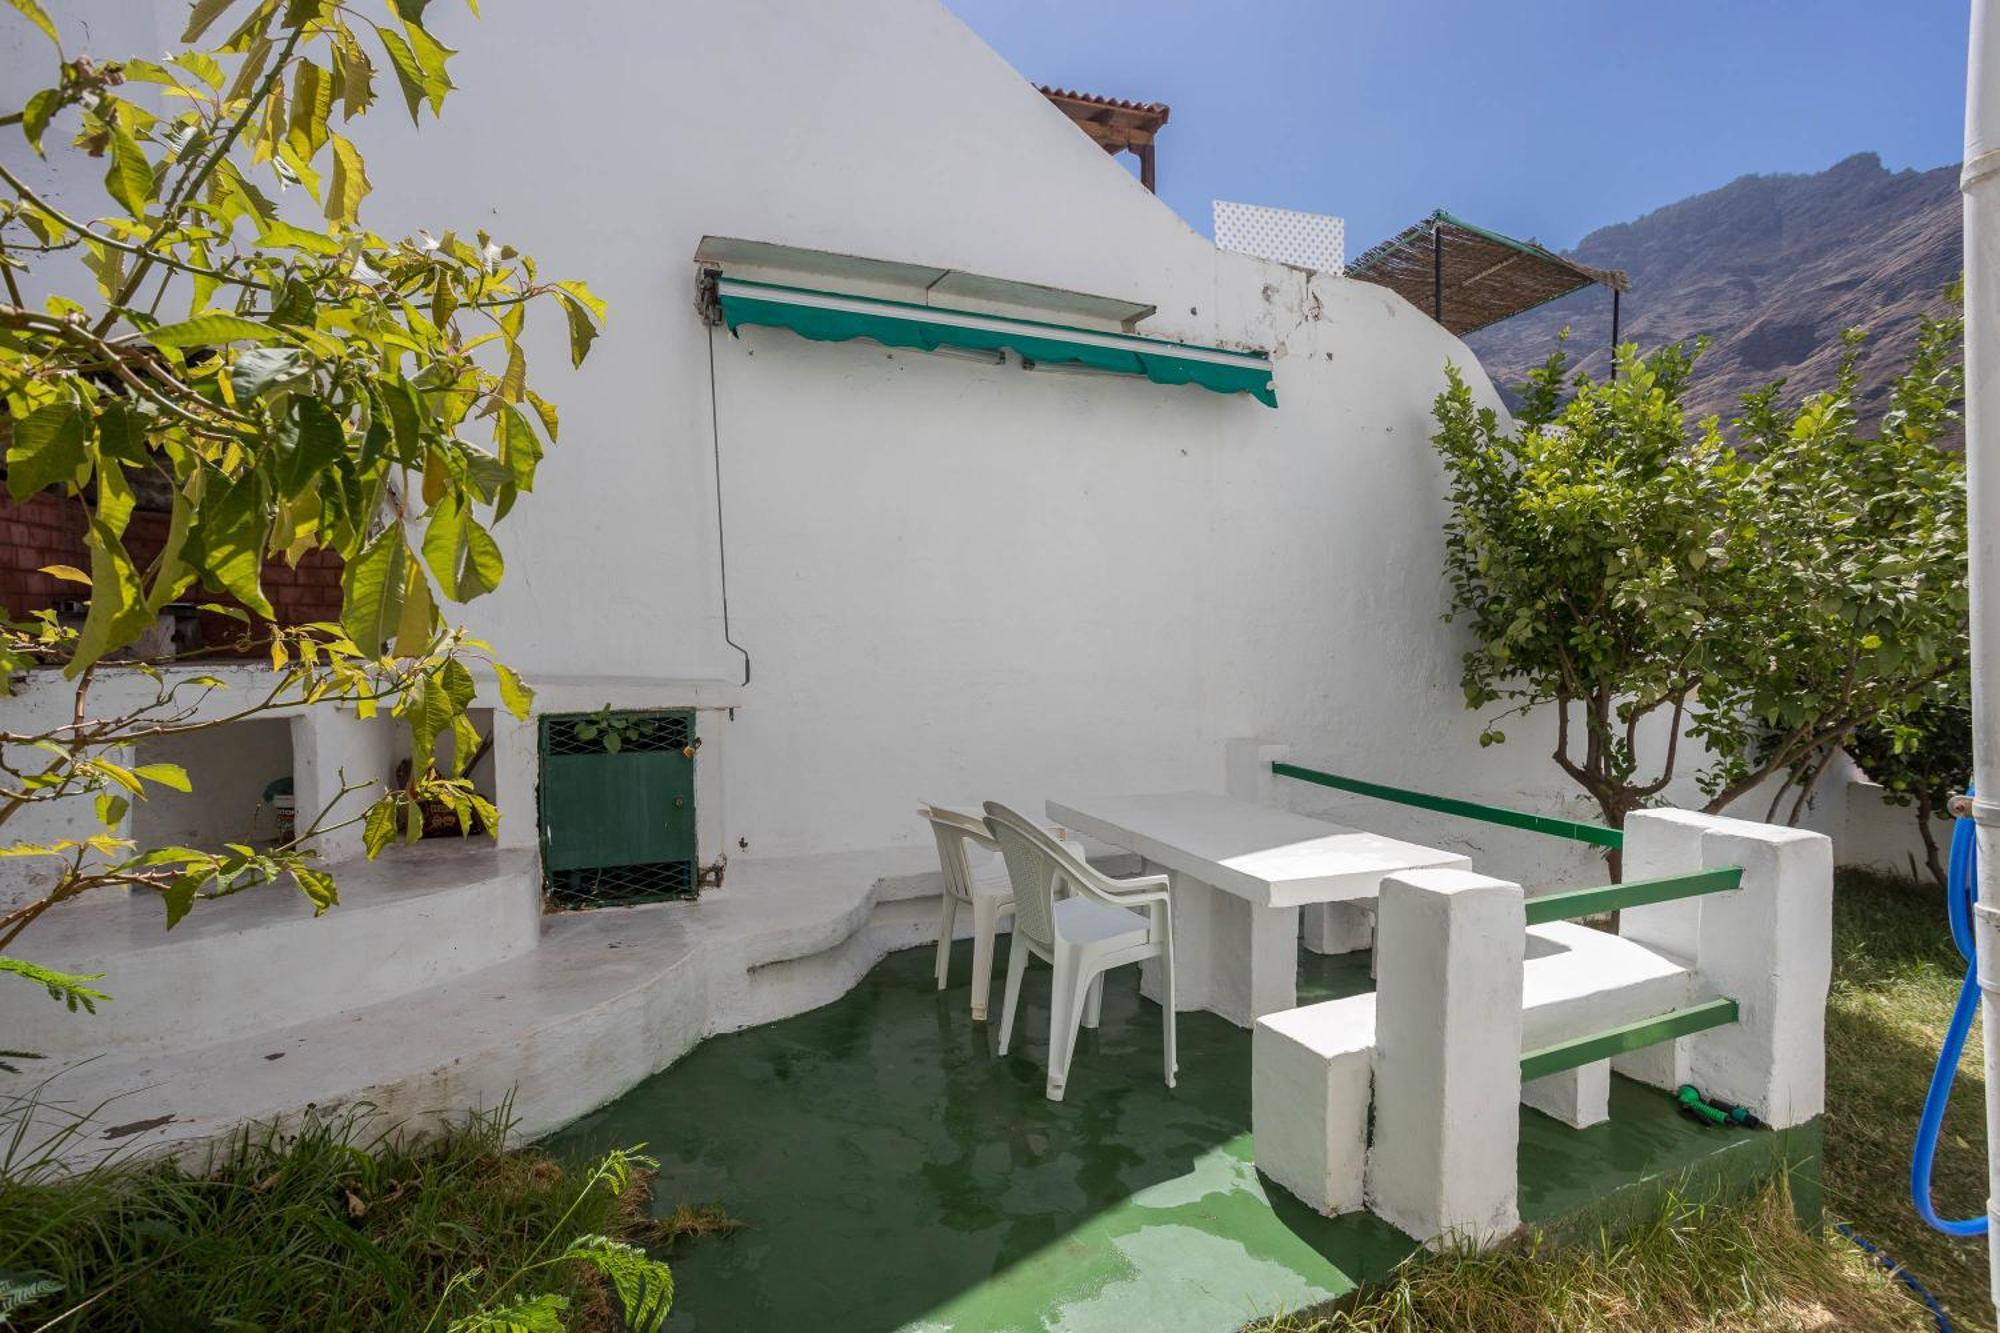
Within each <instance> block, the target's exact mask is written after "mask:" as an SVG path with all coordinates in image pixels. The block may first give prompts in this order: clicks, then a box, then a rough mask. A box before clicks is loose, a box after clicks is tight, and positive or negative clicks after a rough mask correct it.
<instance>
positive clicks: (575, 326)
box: [556, 282, 604, 366]
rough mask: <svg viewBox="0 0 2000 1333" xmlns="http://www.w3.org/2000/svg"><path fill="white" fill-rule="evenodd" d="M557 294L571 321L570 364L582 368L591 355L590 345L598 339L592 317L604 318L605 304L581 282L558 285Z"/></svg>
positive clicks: (566, 315)
mask: <svg viewBox="0 0 2000 1333" xmlns="http://www.w3.org/2000/svg"><path fill="white" fill-rule="evenodd" d="M556 294H557V297H558V299H559V300H560V301H561V302H562V308H563V314H564V316H565V317H566V318H567V319H568V320H569V362H570V364H571V365H572V366H580V365H582V364H583V359H584V358H585V357H586V356H589V355H590V344H591V343H592V342H594V341H596V339H597V325H596V324H595V323H594V322H592V319H591V316H592V315H595V316H596V317H597V318H598V319H603V318H604V302H603V301H601V300H599V299H598V298H597V296H596V295H595V294H593V293H592V292H591V290H590V289H589V288H588V287H585V286H584V285H583V284H582V283H580V282H561V283H557V284H556Z"/></svg>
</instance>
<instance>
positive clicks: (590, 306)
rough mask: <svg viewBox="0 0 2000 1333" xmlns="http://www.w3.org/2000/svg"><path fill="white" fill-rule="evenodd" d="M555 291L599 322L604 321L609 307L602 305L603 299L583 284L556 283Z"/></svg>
mask: <svg viewBox="0 0 2000 1333" xmlns="http://www.w3.org/2000/svg"><path fill="white" fill-rule="evenodd" d="M555 289H556V290H557V291H559V292H561V293H562V294H563V295H564V296H566V297H568V298H569V299H570V300H572V301H574V302H576V303H577V304H578V305H581V306H582V307H583V308H584V309H586V310H588V311H589V312H590V313H591V314H592V315H594V316H596V317H597V318H598V319H599V320H602V319H604V317H605V316H606V314H608V313H609V311H610V307H609V306H607V305H605V304H604V298H603V297H601V296H599V295H598V294H597V293H596V292H593V291H592V290H590V287H589V286H588V285H587V284H585V283H581V282H558V283H556V284H555Z"/></svg>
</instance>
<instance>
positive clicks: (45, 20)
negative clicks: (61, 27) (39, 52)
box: [9, 0, 62, 51]
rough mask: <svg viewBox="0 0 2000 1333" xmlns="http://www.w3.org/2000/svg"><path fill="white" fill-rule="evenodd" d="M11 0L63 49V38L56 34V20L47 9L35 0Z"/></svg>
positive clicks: (58, 47) (58, 48)
mask: <svg viewBox="0 0 2000 1333" xmlns="http://www.w3.org/2000/svg"><path fill="white" fill-rule="evenodd" d="M9 2H10V3H11V4H12V5H13V6H14V8H16V9H18V10H20V11H21V16H22V17H23V18H25V19H27V20H28V22H30V23H32V24H34V25H35V26H36V27H37V28H40V29H41V30H42V31H43V32H45V33H47V34H48V38H49V40H50V41H52V42H54V43H55V44H56V49H57V50H58V51H60V50H61V49H62V38H60V37H58V36H56V25H55V22H54V20H52V19H50V18H49V13H48V11H47V10H46V9H43V8H42V7H41V6H40V5H39V4H37V3H35V0H9Z"/></svg>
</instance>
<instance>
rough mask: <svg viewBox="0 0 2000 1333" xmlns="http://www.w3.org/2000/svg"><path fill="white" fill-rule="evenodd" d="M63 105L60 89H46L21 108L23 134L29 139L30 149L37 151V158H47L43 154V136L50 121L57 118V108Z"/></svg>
mask: <svg viewBox="0 0 2000 1333" xmlns="http://www.w3.org/2000/svg"><path fill="white" fill-rule="evenodd" d="M61 105H62V91H61V90H60V89H58V88H44V89H42V90H41V91H40V92H38V93H36V94H35V95H34V96H33V97H30V98H29V99H28V104H27V105H26V106H24V107H22V108H21V133H23V134H25V135H26V136H27V137H28V147H30V148H32V149H34V150H35V156H37V157H43V156H46V154H44V153H43V152H42V135H43V134H44V133H46V132H47V130H48V128H49V121H50V120H52V119H53V118H54V117H55V114H56V108H58V107H60V106H61Z"/></svg>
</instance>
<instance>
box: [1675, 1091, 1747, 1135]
mask: <svg viewBox="0 0 2000 1333" xmlns="http://www.w3.org/2000/svg"><path fill="white" fill-rule="evenodd" d="M1674 1100H1675V1101H1676V1102H1678V1103H1680V1108H1681V1114H1682V1115H1684V1116H1686V1117H1688V1118H1689V1119H1690V1120H1699V1121H1700V1122H1701V1123H1703V1124H1704V1125H1715V1126H1718V1127H1721V1126H1727V1125H1734V1126H1736V1127H1738V1128H1740V1129H1762V1128H1763V1127H1764V1122H1763V1121H1761V1120H1759V1119H1758V1118H1757V1117H1756V1116H1755V1115H1753V1114H1752V1113H1751V1111H1750V1109H1749V1108H1748V1107H1743V1106H1734V1105H1731V1104H1730V1103H1728V1102H1725V1101H1720V1100H1713V1099H1710V1098H1707V1097H1703V1096H1702V1095H1701V1091H1700V1089H1698V1088H1696V1087H1695V1086H1694V1084H1692V1083H1683V1084H1681V1087H1680V1091H1678V1092H1676V1093H1675V1094H1674Z"/></svg>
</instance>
